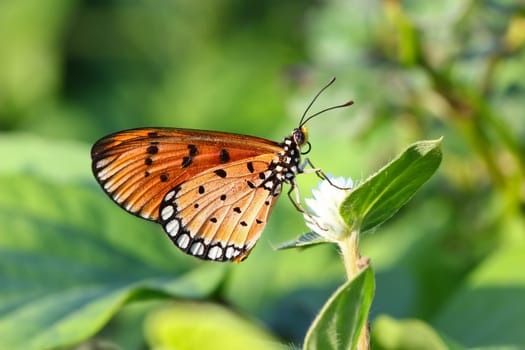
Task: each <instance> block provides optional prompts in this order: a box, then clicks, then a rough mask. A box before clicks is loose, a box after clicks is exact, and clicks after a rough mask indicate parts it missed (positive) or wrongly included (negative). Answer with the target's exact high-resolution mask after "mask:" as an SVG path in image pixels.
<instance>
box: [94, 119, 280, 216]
mask: <svg viewBox="0 0 525 350" xmlns="http://www.w3.org/2000/svg"><path fill="white" fill-rule="evenodd" d="M281 150H282V149H281V147H279V146H278V145H277V143H275V142H273V141H270V140H266V139H262V138H258V137H252V136H245V135H238V134H230V133H222V132H213V131H202V130H190V129H175V128H145V129H133V130H126V131H122V132H118V133H115V134H112V135H109V136H106V137H104V138H102V139H100V140H99V141H97V142H96V143H95V145H94V146H93V148H92V150H91V157H92V161H93V163H92V169H93V174H94V175H95V178H96V179H97V181H98V182H99V183H100V185H101V186H102V188H103V189H104V191H105V192H106V193H107V194H108V195H109V196H110V197H111V198H112V199H113V200H114V201H115V202H116V203H117V204H118V205H120V206H121V207H122V208H124V209H125V210H127V211H128V212H130V213H132V214H135V215H137V216H140V217H142V218H144V219H148V220H152V221H158V219H159V208H160V205H161V202H162V200H163V198H164V196H165V195H166V193H168V192H169V191H170V190H172V189H173V188H175V187H177V186H179V185H181V184H183V183H185V182H186V181H188V180H190V179H194V178H200V180H199V181H204V180H205V179H204V178H201V174H204V173H206V171H207V170H210V169H212V168H215V167H221V166H225V165H227V164H230V163H235V162H238V161H242V160H245V159H249V158H252V157H257V156H260V155H267V156H268V157H269V155H272V157H273V156H275V154H276V153H277V152H279V151H281Z"/></svg>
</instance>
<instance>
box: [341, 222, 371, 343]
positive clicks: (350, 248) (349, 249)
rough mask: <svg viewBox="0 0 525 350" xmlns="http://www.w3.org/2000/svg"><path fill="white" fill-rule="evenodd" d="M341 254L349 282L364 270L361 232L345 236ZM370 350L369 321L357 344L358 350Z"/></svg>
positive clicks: (365, 323)
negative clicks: (360, 242)
mask: <svg viewBox="0 0 525 350" xmlns="http://www.w3.org/2000/svg"><path fill="white" fill-rule="evenodd" d="M338 244H339V248H340V249H341V254H342V255H343V263H344V266H345V270H346V277H347V278H348V280H349V281H350V280H352V279H354V277H355V276H356V275H357V274H358V273H359V271H361V269H362V268H363V267H362V266H360V262H361V256H360V254H359V232H358V231H352V233H351V234H350V235H347V236H345V238H344V239H342V240H340V241H339V242H338ZM369 349H370V334H369V332H368V320H365V322H364V325H363V329H362V330H361V334H360V335H359V340H358V342H357V350H369Z"/></svg>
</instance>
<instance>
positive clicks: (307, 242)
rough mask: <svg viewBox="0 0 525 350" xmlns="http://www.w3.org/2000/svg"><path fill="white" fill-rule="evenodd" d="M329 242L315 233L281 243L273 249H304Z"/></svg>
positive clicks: (308, 233)
mask: <svg viewBox="0 0 525 350" xmlns="http://www.w3.org/2000/svg"><path fill="white" fill-rule="evenodd" d="M327 242H331V241H329V240H327V239H326V238H324V237H323V236H321V235H320V234H318V233H315V232H313V231H312V232H307V233H305V234H303V235H301V236H299V237H297V238H295V239H293V240H291V241H287V242H283V243H281V244H279V245H278V246H277V247H275V249H277V250H282V249H290V248H306V247H309V246H313V245H316V244H321V243H327Z"/></svg>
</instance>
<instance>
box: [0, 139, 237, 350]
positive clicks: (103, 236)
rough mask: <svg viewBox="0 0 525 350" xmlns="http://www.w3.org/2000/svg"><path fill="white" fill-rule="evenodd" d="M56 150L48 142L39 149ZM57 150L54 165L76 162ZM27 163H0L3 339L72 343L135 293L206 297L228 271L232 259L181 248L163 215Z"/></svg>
mask: <svg viewBox="0 0 525 350" xmlns="http://www.w3.org/2000/svg"><path fill="white" fill-rule="evenodd" d="M38 142H40V141H38ZM18 145H19V143H18V142H13V143H12V144H10V145H9V146H10V147H8V148H7V149H4V148H2V149H1V150H0V158H2V159H4V160H5V159H8V158H9V157H10V156H12V155H17V154H18V150H19V149H20V148H19V147H18ZM85 149H87V147H85ZM55 150H56V148H55V147H54V146H49V147H48V146H47V145H46V144H45V142H42V143H40V149H38V150H35V154H39V153H41V152H42V153H45V152H46V151H47V152H53V151H55ZM88 154H89V153H87V154H85V153H79V154H77V155H76V156H77V158H78V159H83V161H78V163H85V164H84V165H83V169H85V170H84V171H85V174H84V175H83V176H81V178H87V177H88V175H89V169H90V168H89V162H88V158H89V157H88ZM58 160H59V159H57V161H55V162H54V163H53V167H55V168H56V169H55V170H54V171H56V172H58V171H63V172H65V173H71V172H78V169H73V170H70V169H69V164H64V163H62V162H60V161H58ZM10 162H11V161H10V160H7V163H10ZM26 164H27V165H28V167H26V169H35V170H36V171H33V172H31V173H32V174H33V175H23V174H22V173H18V174H16V171H17V169H18V168H17V167H16V166H13V167H12V168H11V170H10V171H9V173H13V174H6V173H5V172H0V188H2V191H1V193H0V222H1V223H2V234H1V235H0V339H1V343H2V347H5V348H6V349H39V350H40V349H49V348H56V347H64V346H68V345H72V344H75V343H78V342H80V341H82V340H84V339H86V338H88V337H90V336H91V335H93V334H94V333H96V332H97V331H98V330H99V329H100V328H101V327H102V326H103V325H104V324H105V323H107V322H108V320H109V319H110V318H111V317H112V316H113V315H114V314H115V313H116V312H117V311H118V310H119V308H120V307H121V306H122V305H123V304H125V303H127V302H129V301H132V300H145V299H150V298H159V297H160V298H167V297H172V296H175V297H191V298H202V297H205V296H208V295H209V294H210V293H212V292H213V291H214V290H215V289H216V288H217V286H218V284H219V283H220V281H221V280H222V278H223V275H224V272H225V268H227V266H226V265H224V264H203V263H200V262H197V261H195V259H191V258H190V257H186V256H185V255H184V254H181V253H180V251H178V249H176V248H174V247H173V245H172V244H171V242H170V240H169V239H168V238H167V237H165V235H164V234H163V232H162V230H161V229H160V228H159V227H158V226H157V225H154V224H151V223H148V222H146V221H144V220H140V219H137V218H135V217H133V216H132V215H129V214H127V213H125V212H124V211H122V209H120V208H118V207H117V206H116V205H115V204H114V203H113V202H112V201H110V200H109V199H108V198H107V197H106V196H105V195H104V194H103V193H102V191H101V190H99V189H98V188H96V187H95V185H94V184H93V186H91V185H90V186H86V185H82V184H79V183H82V182H83V181H75V179H77V177H74V176H69V175H64V176H63V177H61V178H60V180H59V181H58V183H56V182H54V181H52V180H50V178H51V176H47V175H45V176H44V178H42V177H41V176H40V175H41V174H42V173H41V172H40V171H38V169H39V165H35V166H34V167H33V166H32V165H33V164H32V163H31V162H30V161H29V160H27V159H26ZM92 181H93V182H94V180H92ZM75 182H76V183H75Z"/></svg>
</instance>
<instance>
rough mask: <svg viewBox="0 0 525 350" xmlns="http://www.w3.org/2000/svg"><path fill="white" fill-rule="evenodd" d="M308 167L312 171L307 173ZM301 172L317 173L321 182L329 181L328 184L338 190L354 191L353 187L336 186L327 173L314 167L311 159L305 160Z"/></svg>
mask: <svg viewBox="0 0 525 350" xmlns="http://www.w3.org/2000/svg"><path fill="white" fill-rule="evenodd" d="M307 165H309V166H310V167H311V168H312V169H308V170H307V171H305V168H306V166H307ZM301 170H302V171H303V173H315V175H317V176H318V177H319V178H320V179H321V180H326V181H328V183H329V184H330V185H331V186H332V187H335V188H337V189H339V190H351V189H352V187H341V186H338V185H336V184H334V183H333V182H332V181H331V180H330V178H329V177H328V175H326V174H325V172H324V171H323V170H322V169H321V168H316V167H315V166H314V164H313V163H312V161H311V160H310V159H309V158H305V159H304V162H303V164H301Z"/></svg>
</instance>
